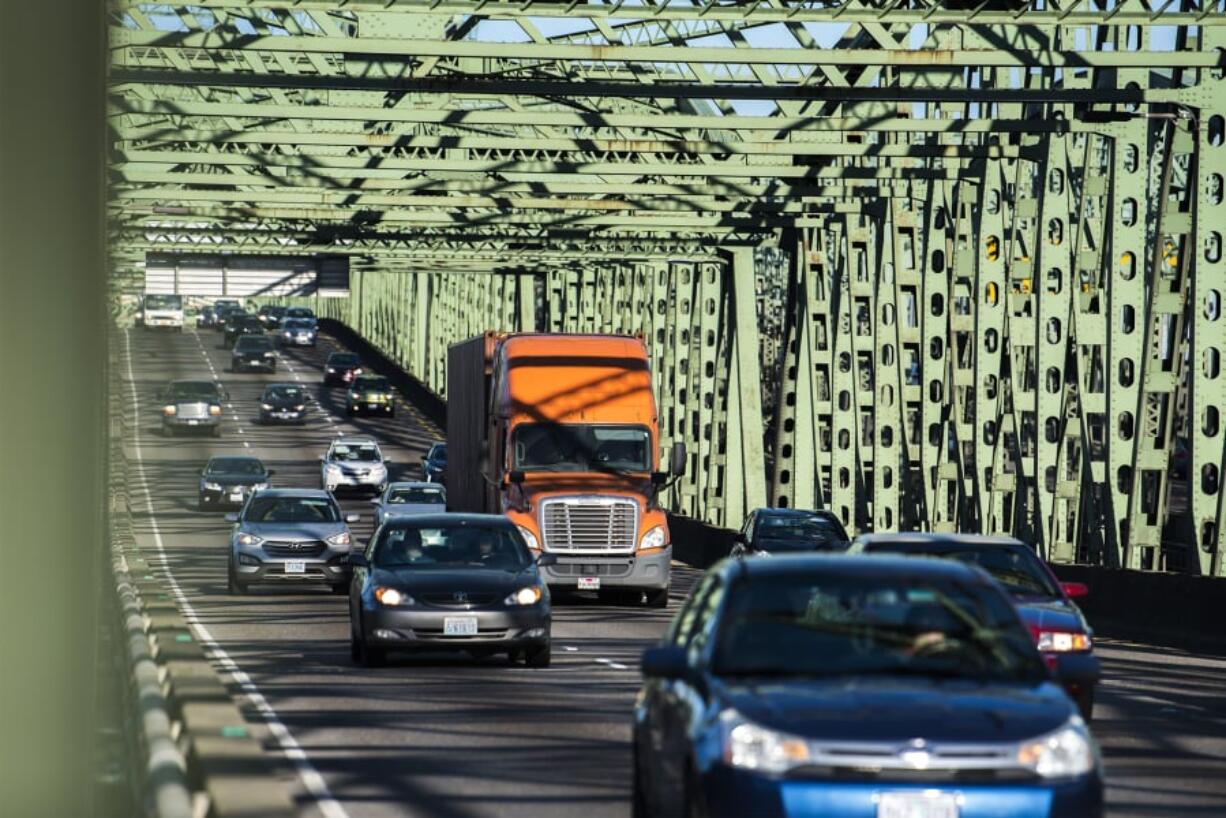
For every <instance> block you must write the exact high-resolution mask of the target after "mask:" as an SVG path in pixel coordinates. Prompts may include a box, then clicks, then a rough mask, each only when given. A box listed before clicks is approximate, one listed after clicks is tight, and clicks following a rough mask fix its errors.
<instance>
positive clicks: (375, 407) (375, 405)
mask: <svg viewBox="0 0 1226 818" xmlns="http://www.w3.org/2000/svg"><path fill="white" fill-rule="evenodd" d="M366 408H367V409H378V408H379V404H377V403H368V404H366Z"/></svg>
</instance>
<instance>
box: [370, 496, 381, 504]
mask: <svg viewBox="0 0 1226 818" xmlns="http://www.w3.org/2000/svg"><path fill="white" fill-rule="evenodd" d="M381 502H383V501H382V500H381V499H379V498H378V497H371V498H370V504H371V505H372V506H377V505H379V503H381Z"/></svg>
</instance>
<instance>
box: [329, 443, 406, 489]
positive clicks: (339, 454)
mask: <svg viewBox="0 0 1226 818" xmlns="http://www.w3.org/2000/svg"><path fill="white" fill-rule="evenodd" d="M389 462H391V461H389V460H388V459H387V458H386V457H384V456H383V451H382V450H381V449H380V448H379V444H378V443H376V442H375V441H374V440H373V439H372V438H369V437H338V438H337V439H336V440H333V441H332V443H331V445H329V446H328V453H327V454H325V455H324V456H323V457H321V458H319V484H320V486H322V487H323V488H324V489H325V490H326V491H336V490H337V489H338V488H354V489H366V490H369V491H372V492H374V493H375V494H382V493H383V490H384V489H386V488H387V465H388V463H389Z"/></svg>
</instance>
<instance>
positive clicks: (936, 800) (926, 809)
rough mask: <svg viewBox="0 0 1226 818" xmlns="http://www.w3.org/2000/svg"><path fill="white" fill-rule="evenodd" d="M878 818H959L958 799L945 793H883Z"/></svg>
mask: <svg viewBox="0 0 1226 818" xmlns="http://www.w3.org/2000/svg"><path fill="white" fill-rule="evenodd" d="M877 818H958V799H957V797H956V796H955V795H953V794H952V793H944V792H932V791H928V792H883V793H881V800H879V801H878V802H877Z"/></svg>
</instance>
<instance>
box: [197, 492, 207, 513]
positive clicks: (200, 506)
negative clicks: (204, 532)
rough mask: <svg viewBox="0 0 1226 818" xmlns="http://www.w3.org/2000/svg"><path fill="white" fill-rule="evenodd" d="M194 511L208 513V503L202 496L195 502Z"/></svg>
mask: <svg viewBox="0 0 1226 818" xmlns="http://www.w3.org/2000/svg"><path fill="white" fill-rule="evenodd" d="M196 510H197V511H208V510H209V501H208V500H207V499H206V498H205V496H204V495H203V494H202V495H200V499H198V500H197V501H196Z"/></svg>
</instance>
